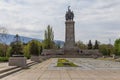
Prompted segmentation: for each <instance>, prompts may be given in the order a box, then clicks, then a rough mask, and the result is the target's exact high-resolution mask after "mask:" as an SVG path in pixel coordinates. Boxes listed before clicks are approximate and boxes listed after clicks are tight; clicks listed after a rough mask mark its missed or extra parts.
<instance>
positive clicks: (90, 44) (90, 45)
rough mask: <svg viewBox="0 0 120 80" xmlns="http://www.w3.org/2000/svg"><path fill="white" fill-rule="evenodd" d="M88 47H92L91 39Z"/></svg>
mask: <svg viewBox="0 0 120 80" xmlns="http://www.w3.org/2000/svg"><path fill="white" fill-rule="evenodd" d="M88 49H92V42H91V40H89V43H88Z"/></svg>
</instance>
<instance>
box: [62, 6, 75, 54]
mask: <svg viewBox="0 0 120 80" xmlns="http://www.w3.org/2000/svg"><path fill="white" fill-rule="evenodd" d="M65 18H66V21H65V32H66V33H65V46H64V51H65V52H68V51H69V52H71V51H73V50H74V49H75V32H74V24H75V22H74V20H73V19H74V13H73V11H71V10H70V6H68V11H67V12H66V14H65Z"/></svg>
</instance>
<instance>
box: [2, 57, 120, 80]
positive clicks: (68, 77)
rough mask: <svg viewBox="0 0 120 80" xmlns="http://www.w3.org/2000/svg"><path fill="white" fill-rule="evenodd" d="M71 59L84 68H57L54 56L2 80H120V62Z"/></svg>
mask: <svg viewBox="0 0 120 80" xmlns="http://www.w3.org/2000/svg"><path fill="white" fill-rule="evenodd" d="M69 60H70V61H73V62H75V63H76V64H78V65H80V64H81V66H82V68H81V67H79V69H76V68H68V67H67V68H66V67H65V68H56V67H55V64H56V61H57V59H55V58H52V59H49V60H47V61H44V62H42V63H39V64H37V65H34V66H32V67H30V68H29V69H24V70H21V71H19V72H17V73H14V74H11V75H9V76H7V77H5V78H2V79H1V80H120V67H119V66H120V65H119V63H115V62H111V61H110V62H109V61H107V62H106V61H101V60H97V61H96V60H93V59H77V58H76V59H73V58H72V59H69ZM106 64H107V65H106ZM108 64H109V65H108ZM112 65H115V66H112ZM86 66H87V68H84V67H86ZM91 66H92V67H91ZM106 66H107V67H108V68H107V67H106ZM109 66H110V67H109ZM101 67H102V68H101Z"/></svg>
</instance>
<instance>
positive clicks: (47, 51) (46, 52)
mask: <svg viewBox="0 0 120 80" xmlns="http://www.w3.org/2000/svg"><path fill="white" fill-rule="evenodd" d="M41 54H42V55H57V54H58V55H59V54H61V55H62V54H64V51H63V50H62V49H59V50H55V49H44V50H43V52H42V53H41Z"/></svg>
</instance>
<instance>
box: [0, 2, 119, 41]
mask: <svg viewBox="0 0 120 80" xmlns="http://www.w3.org/2000/svg"><path fill="white" fill-rule="evenodd" d="M69 5H70V6H71V9H72V10H73V11H74V14H75V19H74V20H75V34H76V35H75V37H76V41H78V40H81V41H83V42H84V43H87V42H88V41H89V40H92V41H93V42H94V41H95V40H99V41H100V42H101V43H109V39H111V41H112V43H113V42H114V40H115V39H116V38H119V37H120V0H0V25H1V26H4V27H6V28H7V29H8V31H9V33H10V34H19V35H21V36H27V37H33V38H42V39H43V38H44V30H45V29H46V27H47V25H51V26H52V27H53V30H54V36H55V39H56V40H63V41H64V39H65V13H66V11H67V6H69Z"/></svg>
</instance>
